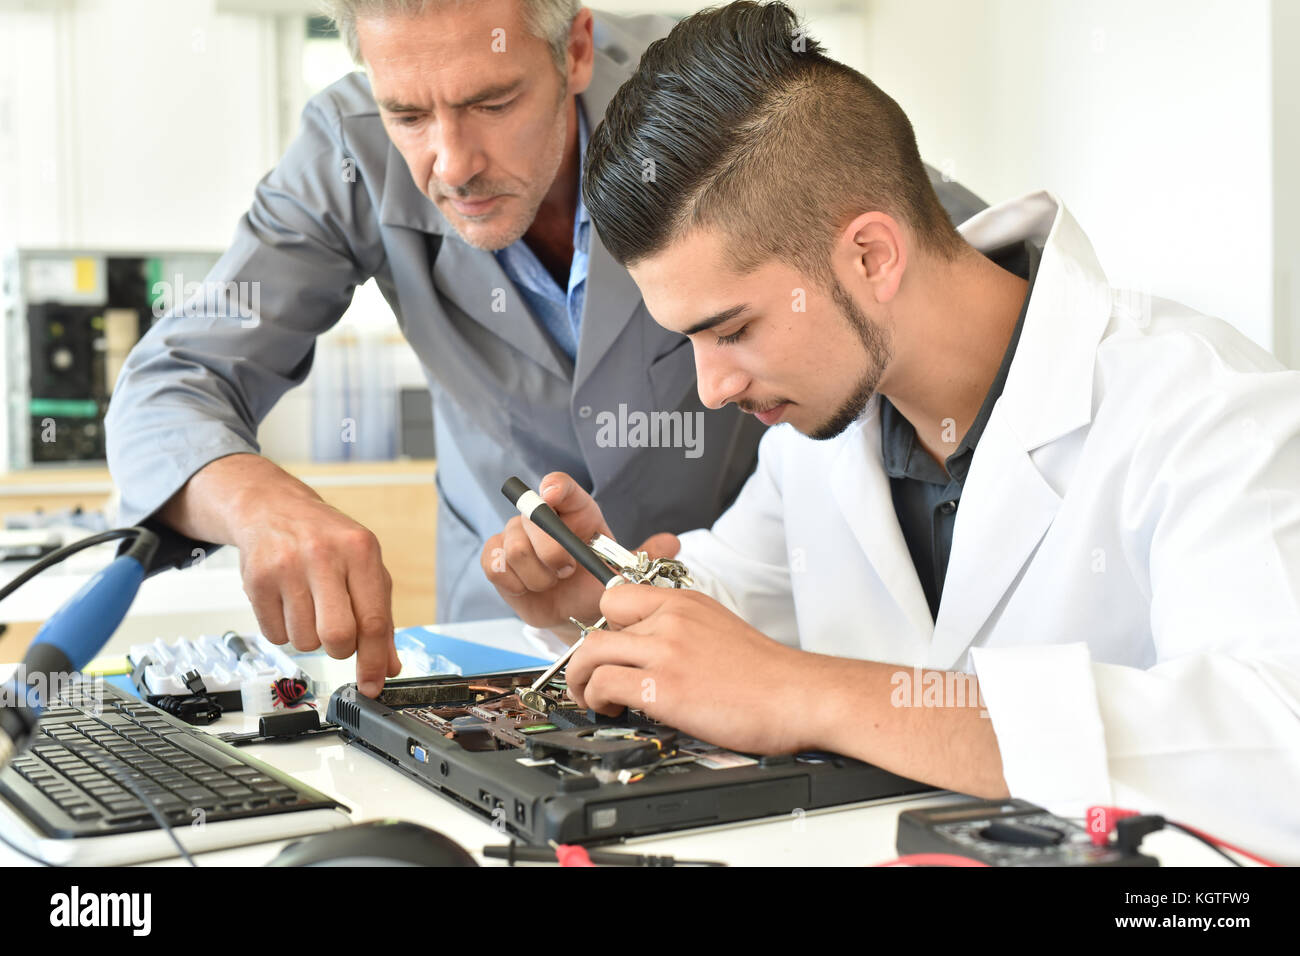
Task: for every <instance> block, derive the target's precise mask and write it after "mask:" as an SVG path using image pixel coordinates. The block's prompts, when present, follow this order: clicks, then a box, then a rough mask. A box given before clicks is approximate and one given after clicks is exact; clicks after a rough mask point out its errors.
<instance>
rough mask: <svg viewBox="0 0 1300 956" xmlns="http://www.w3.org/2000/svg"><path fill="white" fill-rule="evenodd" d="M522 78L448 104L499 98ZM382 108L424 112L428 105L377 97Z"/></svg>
mask: <svg viewBox="0 0 1300 956" xmlns="http://www.w3.org/2000/svg"><path fill="white" fill-rule="evenodd" d="M523 82H524V81H523V79H522V78H521V79H517V80H511V81H510V82H508V83H498V84H496V85H495V86H489V87H487V88H486V89H482V90H479V91H478V92H477V93H474V94H473V95H472V96H467V97H465V99H463V100H460V101H458V102H455V103H450V104H448V105H449V106H451V108H452V109H464V108H465V107H466V106H474V105H475V104H477V103H483V102H486V101H487V100H495V99H499V98H500V97H502V96H509V95H510V94H511V93H513V92H515V91H516V90H518V89H519V87H520V86H522V85H523ZM375 102H376V103H378V104H379V105H380V106H381V107H382V108H383V109H385V110H387V111H388V112H389V113H426V112H428V107H426V106H416V105H414V104H412V103H403V102H402V101H400V100H392V99H387V98H384V99H377V100H375Z"/></svg>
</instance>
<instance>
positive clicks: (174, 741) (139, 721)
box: [0, 681, 342, 839]
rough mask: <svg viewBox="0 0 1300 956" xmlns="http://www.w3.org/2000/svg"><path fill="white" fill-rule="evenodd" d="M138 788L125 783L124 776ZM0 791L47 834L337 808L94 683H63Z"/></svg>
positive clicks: (2, 776) (1, 779)
mask: <svg viewBox="0 0 1300 956" xmlns="http://www.w3.org/2000/svg"><path fill="white" fill-rule="evenodd" d="M127 781H130V783H131V784H134V788H135V790H136V791H138V794H137V793H136V792H133V791H132V788H131V786H130V785H128V783H127ZM0 796H3V797H4V798H5V799H6V800H7V801H8V802H9V803H11V804H13V805H14V806H15V808H16V809H17V810H18V811H19V812H20V813H21V814H22V815H23V816H25V817H26V818H27V819H28V820H29V821H30V822H31V823H32V825H33V826H35V827H36V828H37V829H39V830H40V831H41V832H42V833H44V834H45V835H47V836H49V837H56V838H60V839H62V838H69V837H91V836H106V835H109V834H114V833H125V832H130V831H137V830H149V829H158V822H157V820H156V819H155V817H154V815H153V814H152V813H151V812H150V810H149V807H147V806H146V805H145V803H144V802H143V800H142V799H141V798H142V797H143V798H144V799H145V800H148V801H149V803H150V804H152V806H153V807H154V808H156V810H157V811H158V812H159V813H160V814H161V815H162V817H163V819H165V820H166V821H167V823H168V825H169V826H191V825H193V824H194V823H195V821H196V820H198V819H200V818H201V819H202V821H203V823H205V824H206V823H214V822H217V821H221V820H232V819H238V818H241V817H255V816H264V815H266V814H272V813H289V812H297V811H301V810H315V809H323V808H332V807H341V806H342V805H341V804H339V803H337V802H336V801H334V800H331V799H329V798H328V797H326V796H325V795H323V794H321V793H318V792H317V791H315V790H312V789H311V788H310V787H307V786H305V785H303V784H301V783H299V782H297V781H296V780H294V779H293V778H292V777H290V776H287V775H286V774H283V773H281V772H279V771H277V770H275V769H274V768H272V767H268V766H267V765H266V764H263V763H261V762H260V761H257V760H254V759H252V758H251V757H248V756H246V755H245V754H242V753H240V752H239V751H237V750H236V749H235V748H233V747H231V746H229V745H228V744H225V743H224V742H221V741H219V740H217V739H216V738H214V737H213V736H212V735H210V734H206V733H203V732H201V731H197V730H195V729H194V728H192V727H190V726H189V725H188V724H186V723H184V722H182V721H180V720H178V719H177V718H175V717H172V716H170V715H168V714H165V713H163V712H162V711H160V710H158V709H157V708H156V707H152V706H150V705H149V704H146V703H145V702H143V701H141V700H139V699H137V698H135V697H131V696H129V695H128V694H126V693H124V692H122V691H120V690H118V689H117V688H115V687H113V686H111V685H108V684H103V683H101V682H91V681H87V682H82V683H78V684H75V685H72V686H71V687H68V688H66V689H65V690H64V692H63V694H62V696H60V697H59V698H58V699H57V700H56V701H55V702H54V703H53V705H52V706H51V707H50V708H49V709H48V710H46V711H44V712H43V713H42V714H41V721H40V727H39V733H38V736H37V737H36V739H35V740H33V742H32V745H31V746H30V747H29V748H28V749H27V750H25V751H23V752H22V753H20V754H18V755H16V756H15V757H14V759H13V760H12V761H11V762H10V764H9V766H8V767H7V768H5V769H4V771H3V772H0Z"/></svg>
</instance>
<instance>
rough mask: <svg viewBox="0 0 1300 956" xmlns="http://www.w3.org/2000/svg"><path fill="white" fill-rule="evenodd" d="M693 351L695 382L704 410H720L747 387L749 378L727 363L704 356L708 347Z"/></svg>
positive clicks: (695, 347)
mask: <svg viewBox="0 0 1300 956" xmlns="http://www.w3.org/2000/svg"><path fill="white" fill-rule="evenodd" d="M692 347H693V348H694V349H695V380H696V386H697V387H698V389H699V392H700V401H701V402H702V403H703V404H704V407H705V408H721V407H722V406H723V405H726V404H727V402H729V401H732V400H733V399H734V398H735V397H736V396H737V395H740V394H743V393H744V391H745V389H746V388H748V387H749V376H748V375H746V374H745V373H744V372H743V371H741V370H740V369H738V368H736V367H735V366H734V365H732V364H731V363H729V362H725V361H722V360H721V359H719V358H715V357H713V356H708V355H705V351H706V350H707V348H708V346H705V347H704V348H701V347H699V346H692Z"/></svg>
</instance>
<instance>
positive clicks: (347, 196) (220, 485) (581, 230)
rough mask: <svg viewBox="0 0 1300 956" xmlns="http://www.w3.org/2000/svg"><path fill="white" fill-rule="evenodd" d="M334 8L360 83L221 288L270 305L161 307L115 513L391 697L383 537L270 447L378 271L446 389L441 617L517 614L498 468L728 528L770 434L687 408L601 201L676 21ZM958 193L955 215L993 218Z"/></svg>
mask: <svg viewBox="0 0 1300 956" xmlns="http://www.w3.org/2000/svg"><path fill="white" fill-rule="evenodd" d="M328 8H329V11H330V13H331V15H332V16H333V17H334V19H335V21H336V22H337V23H338V25H339V28H340V32H341V34H342V36H343V37H344V39H345V41H346V43H347V45H348V47H349V49H350V50H351V52H352V55H353V57H354V59H355V60H356V61H357V63H358V64H359V65H360V66H362V67H363V70H364V71H363V72H356V73H352V74H350V75H348V76H347V77H345V78H343V79H341V80H339V81H338V82H337V83H335V84H334V85H333V86H331V87H329V88H328V89H326V90H325V91H324V92H322V93H320V94H319V95H318V96H316V97H315V98H313V99H312V100H311V102H310V103H308V105H307V107H306V109H305V111H304V113H303V118H302V127H301V130H300V132H299V135H298V137H297V139H296V141H295V142H294V143H293V145H292V146H291V147H290V148H289V150H288V151H287V152H286V154H285V155H284V157H283V159H282V160H281V162H280V164H279V165H278V166H277V167H276V168H275V169H274V170H273V171H272V172H271V173H270V174H268V175H267V177H266V178H265V179H263V181H262V182H261V183H260V184H259V185H258V187H257V190H256V193H255V196H254V199H253V204H252V206H251V208H250V209H249V211H248V213H247V214H246V215H245V216H244V217H243V219H242V220H241V221H240V223H239V226H238V228H237V231H236V234H235V238H234V241H233V243H232V244H231V247H230V248H229V250H228V251H227V252H226V254H225V255H224V256H223V257H222V258H221V260H220V261H219V262H218V264H217V265H216V266H215V268H214V270H213V272H212V273H211V274H210V275H209V277H208V279H209V282H210V283H211V284H214V285H215V284H216V283H223V284H229V283H243V282H251V283H257V288H258V289H259V296H258V301H259V303H260V309H259V314H258V315H257V316H256V317H255V321H249V320H248V318H247V317H246V316H236V315H233V314H230V313H229V312H228V311H222V310H221V309H220V308H215V309H211V308H210V309H206V310H203V311H202V313H201V314H198V315H195V314H194V312H195V311H196V310H195V309H193V308H186V309H184V310H180V309H177V310H175V311H174V312H173V313H172V314H169V315H167V316H165V317H164V318H162V319H161V320H160V321H159V322H158V323H157V324H156V325H155V326H154V327H153V328H152V329H151V330H150V331H149V333H148V334H147V335H146V336H145V338H144V339H143V341H142V342H141V343H140V344H139V345H138V346H137V347H136V349H135V350H134V351H133V352H132V354H131V356H130V358H129V360H128V361H127V363H126V366H125V368H124V370H123V373H122V376H121V378H120V379H119V381H118V383H117V387H116V390H115V393H114V396H113V401H112V405H111V408H110V410H109V415H108V421H107V429H108V455H109V466H110V468H111V470H112V473H113V476H114V478H115V480H116V481H117V483H118V485H119V486H120V488H121V491H122V513H121V518H122V520H123V522H125V523H128V524H130V523H136V522H141V521H147V522H149V523H152V524H153V525H154V526H155V527H157V528H160V529H162V530H165V531H167V532H168V533H169V535H170V547H168V548H166V549H164V550H165V552H166V553H165V554H164V555H163V557H162V558H161V559H160V562H159V564H160V565H161V564H178V565H179V564H180V563H183V562H184V561H185V560H187V559H188V558H189V555H190V554H191V549H192V548H194V547H203V548H205V549H209V550H210V549H211V548H212V547H213V546H214V545H222V544H231V545H234V546H236V547H237V548H239V551H240V561H241V572H242V575H243V580H244V588H245V590H246V592H247V593H248V595H249V597H250V599H251V601H252V603H253V607H254V609H255V612H256V614H257V618H258V621H259V623H260V625H261V628H262V631H263V633H265V635H266V636H267V637H268V638H269V639H271V640H272V641H275V642H277V643H285V642H291V643H292V644H293V646H294V647H296V648H298V649H299V650H311V649H315V648H317V647H320V646H322V645H323V646H324V647H325V649H326V650H327V651H328V653H329V654H330V655H331V656H334V657H338V658H342V657H347V656H349V655H351V654H353V653H356V654H357V678H358V682H359V684H360V687H361V690H362V691H363V692H364V693H367V694H370V695H375V694H377V693H378V692H379V690H380V689H381V687H382V683H383V680H384V678H385V676H386V675H388V676H391V675H393V674H395V673H397V670H398V662H397V658H396V654H395V651H394V649H393V641H392V635H393V622H392V610H391V599H390V592H391V579H390V578H389V576H388V573H387V571H386V570H385V568H384V566H383V562H382V560H381V556H380V551H379V545H378V542H377V541H376V539H375V537H374V535H373V534H372V533H370V532H369V531H368V530H367V529H365V528H363V527H362V526H360V525H359V524H357V523H356V522H355V521H353V520H352V519H350V518H349V517H347V516H346V515H344V514H341V513H340V512H338V511H336V510H335V509H333V508H331V507H329V506H328V505H326V504H325V503H324V502H323V501H321V500H320V498H319V496H318V495H316V493H315V492H313V491H312V490H311V489H310V488H308V487H307V486H306V485H304V484H302V483H301V482H299V481H298V480H297V479H295V478H293V477H292V476H290V475H289V474H287V473H286V472H285V471H283V470H282V469H281V468H279V467H278V466H276V465H275V464H273V463H272V462H270V461H269V460H267V459H265V458H263V457H261V456H260V455H259V454H258V451H259V447H258V444H257V437H256V436H257V428H258V425H259V424H260V422H261V421H262V419H263V418H264V417H265V416H266V415H267V413H268V412H269V411H270V409H271V407H272V406H273V405H274V404H275V402H276V401H277V400H278V399H279V398H280V396H281V395H283V394H284V392H285V391H286V390H288V389H289V388H291V387H293V386H295V385H298V384H300V383H301V382H302V381H303V380H304V379H305V378H306V376H307V373H308V371H309V369H310V367H311V361H312V355H313V348H314V344H315V340H316V337H317V336H318V335H320V334H321V333H323V332H325V331H326V330H327V329H329V328H330V327H331V326H332V325H333V324H334V323H335V322H337V321H338V319H339V317H340V316H341V315H342V314H343V312H344V310H345V309H346V308H347V306H348V304H349V302H350V301H351V298H352V293H353V290H354V289H355V288H356V287H357V286H358V285H359V284H361V283H363V282H365V281H367V280H368V279H370V278H374V279H375V280H376V281H377V283H378V286H379V288H380V290H381V291H382V293H383V295H384V297H385V299H386V300H387V301H388V303H389V304H390V305H391V307H392V309H393V312H394V313H395V314H396V316H397V320H398V323H399V325H400V327H401V329H402V332H403V334H404V335H405V337H406V339H407V341H408V342H409V343H410V345H411V347H412V348H413V349H414V350H415V352H416V354H417V355H418V357H419V359H420V361H421V363H422V365H423V367H424V369H425V374H426V378H427V379H428V382H429V386H430V389H431V390H432V393H433V403H434V420H435V429H436V434H437V455H438V493H439V495H438V503H439V521H438V541H437V567H438V575H437V616H438V619H439V620H442V621H446V620H464V619H473V618H481V617H490V616H496V615H503V614H507V613H509V610H508V607H507V605H506V604H505V603H504V602H503V601H502V600H501V598H500V597H499V596H498V595H497V594H496V592H495V591H494V589H493V588H492V586H491V585H490V583H489V582H488V581H487V580H486V578H485V577H484V576H483V575H482V574H481V573H479V570H478V561H477V560H476V557H477V556H478V554H479V552H480V550H481V549H482V547H483V544H484V542H485V541H486V540H487V539H488V537H489V536H490V535H491V534H492V533H493V532H494V531H495V530H496V529H499V528H500V527H501V525H502V523H503V522H504V521H506V519H507V517H508V516H509V508H508V503H507V502H506V501H505V500H504V499H502V498H501V496H500V494H499V493H498V491H497V489H498V488H499V487H500V485H501V482H502V480H503V479H504V478H505V477H506V476H508V475H512V474H518V475H520V476H522V477H523V478H524V479H525V480H527V481H530V482H533V483H535V482H536V481H538V480H539V479H540V477H541V476H542V475H544V474H546V473H548V472H551V471H564V472H567V473H568V474H570V475H573V476H574V477H575V478H576V479H577V480H578V481H579V482H580V483H581V484H582V486H583V487H584V488H585V489H587V490H589V491H590V492H591V493H592V494H593V495H594V497H595V498H596V500H597V501H598V502H599V503H600V505H601V507H602V509H603V510H604V513H605V514H606V515H608V516H609V521H610V525H611V528H612V530H613V532H614V534H615V535H616V536H617V537H618V538H619V539H620V540H622V541H624V543H627V544H641V543H642V542H643V539H644V538H646V536H647V535H648V534H649V533H650V531H651V529H655V530H670V531H671V530H685V529H688V528H694V527H698V526H704V525H708V524H709V523H711V522H712V520H713V519H714V518H715V517H717V515H718V514H720V513H721V511H722V510H723V509H724V507H725V506H726V505H727V504H728V503H729V502H730V501H731V500H732V498H733V497H734V496H735V495H736V493H737V492H738V490H739V489H740V487H741V485H742V484H743V483H744V481H745V478H746V477H747V476H748V474H749V473H750V471H751V470H752V468H753V465H754V460H755V453H756V448H757V443H758V439H759V436H760V433H761V431H762V428H761V426H760V425H759V423H758V422H756V421H755V420H754V419H753V418H751V417H749V416H746V415H744V414H742V413H740V412H738V411H737V410H735V409H726V410H722V411H715V412H709V413H708V414H703V415H702V417H701V418H699V419H697V418H696V416H697V415H699V414H701V413H703V411H704V409H703V406H702V405H701V404H700V403H699V399H698V397H697V394H696V388H695V374H694V362H693V359H692V355H691V349H690V348H689V344H688V342H687V340H686V339H685V338H683V337H681V336H678V335H675V334H673V333H670V332H667V331H665V330H663V329H661V328H660V327H659V326H658V325H656V324H655V323H654V322H653V321H650V319H649V316H648V314H647V313H646V311H645V307H644V306H643V304H642V303H641V297H640V294H639V292H638V290H637V287H636V285H635V284H634V283H633V281H632V280H631V278H630V277H629V276H628V274H627V271H626V270H625V269H624V268H623V267H622V266H620V265H619V264H618V263H617V262H616V261H615V260H614V259H613V258H612V257H611V256H610V254H609V253H608V252H607V251H606V250H605V248H604V247H603V246H602V244H601V241H600V238H599V236H597V235H596V233H595V232H594V230H592V229H591V228H590V224H589V220H588V216H587V212H586V209H585V207H584V206H583V203H582V198H581V191H580V186H581V176H582V173H581V157H582V153H583V151H584V149H585V146H586V140H587V135H588V131H589V130H590V129H592V128H594V127H595V125H596V124H597V123H598V122H599V120H600V119H601V117H602V114H603V113H604V110H605V107H606V104H607V103H608V102H609V100H610V99H611V97H612V96H613V94H614V92H615V90H616V89H617V88H618V87H619V85H620V84H621V83H622V82H623V81H624V80H625V79H627V78H628V77H629V76H630V75H631V73H632V71H633V70H634V68H635V67H636V64H637V61H638V59H639V57H640V55H641V53H642V51H643V50H644V48H645V46H646V45H647V44H648V43H649V42H651V41H652V40H654V39H656V38H658V37H660V36H662V35H664V34H665V33H667V31H668V29H669V28H670V27H671V26H672V23H671V21H669V20H667V19H665V18H662V17H651V16H647V17H636V18H622V17H614V16H607V15H604V14H593V13H592V12H591V11H590V10H587V9H586V8H581V7H579V5H578V3H577V2H576V0H463V2H455V0H450V2H446V0H334V2H332V3H329V4H328ZM936 178H937V177H936ZM939 185H940V195H941V198H942V199H943V200H944V203H945V206H946V209H947V211H948V213H949V215H950V216H951V217H952V218H953V219H954V220H955V221H961V220H962V219H965V218H966V217H967V216H968V215H970V214H972V213H974V212H975V211H977V210H978V209H979V208H980V207H981V206H982V203H980V202H979V200H977V199H976V198H975V197H973V196H971V195H970V194H969V193H967V192H965V191H964V190H962V189H961V188H960V187H957V186H956V185H955V184H951V183H940V184H939ZM625 409H626V410H631V412H633V413H638V412H639V413H640V414H641V415H643V416H644V415H647V414H654V413H665V412H666V413H669V414H674V413H676V414H679V415H680V416H683V417H684V416H689V417H690V418H691V420H692V421H696V420H699V421H703V423H704V426H703V432H702V434H699V435H695V436H693V446H694V447H693V448H692V449H690V451H691V454H686V453H685V451H686V450H685V449H679V448H671V447H669V448H665V447H656V448H646V447H640V446H639V445H638V444H637V443H634V442H631V441H630V440H629V441H617V442H612V443H611V442H609V441H607V440H602V436H606V437H607V435H608V433H609V431H610V430H609V429H608V428H606V429H603V430H602V429H601V428H600V422H601V421H604V420H606V419H608V418H609V416H610V415H617V414H625ZM602 413H603V414H602ZM660 546H662V539H661V540H660V541H655V540H650V541H646V542H645V547H647V549H648V550H651V551H652V552H653V551H655V550H656V549H657V548H658V547H660Z"/></svg>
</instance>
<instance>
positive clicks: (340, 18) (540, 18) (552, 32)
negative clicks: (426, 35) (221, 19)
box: [321, 0, 581, 73]
mask: <svg viewBox="0 0 1300 956" xmlns="http://www.w3.org/2000/svg"><path fill="white" fill-rule="evenodd" d="M464 2H466V0H321V9H322V12H323V13H324V14H325V16H327V17H329V18H330V19H331V20H333V21H334V23H335V25H337V26H338V28H339V36H341V37H342V38H343V42H344V43H345V44H347V48H348V52H349V53H350V54H352V60H353V62H354V63H356V64H357V65H358V66H365V62H364V61H363V60H362V59H361V43H360V41H359V40H358V39H357V17H378V16H384V15H386V14H394V13H396V14H405V15H408V16H409V15H412V14H419V13H423V12H424V11H425V10H426V9H428V8H429V7H432V6H435V5H437V6H447V5H451V4H456V5H459V4H461V3H464ZM471 2H472V0H471ZM519 2H520V3H522V4H523V8H524V26H525V28H526V29H527V30H528V32H529V33H530V34H532V35H533V36H535V37H537V38H538V39H539V40H545V41H546V42H547V43H548V44H549V45H550V47H551V59H552V60H554V61H555V66H556V69H558V70H559V71H560V72H561V73H563V72H564V65H565V57H566V55H567V53H568V48H569V28H570V27H571V26H572V25H573V18H574V17H576V16H577V15H578V10H579V9H580V7H581V2H580V0H519Z"/></svg>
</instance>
